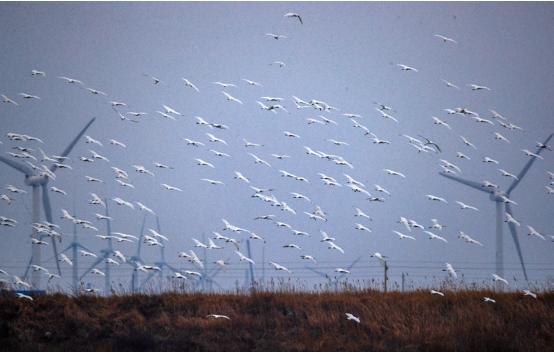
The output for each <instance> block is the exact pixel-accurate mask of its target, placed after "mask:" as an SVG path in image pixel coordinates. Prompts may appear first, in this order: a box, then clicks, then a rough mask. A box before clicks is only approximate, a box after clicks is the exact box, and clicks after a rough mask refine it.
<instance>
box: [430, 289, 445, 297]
mask: <svg viewBox="0 0 554 354" xmlns="http://www.w3.org/2000/svg"><path fill="white" fill-rule="evenodd" d="M431 295H439V296H444V293H443V292H440V291H437V290H432V289H431Z"/></svg>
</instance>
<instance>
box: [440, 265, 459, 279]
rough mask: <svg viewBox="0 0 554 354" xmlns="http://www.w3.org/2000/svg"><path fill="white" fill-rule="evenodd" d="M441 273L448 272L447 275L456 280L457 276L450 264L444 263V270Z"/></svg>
mask: <svg viewBox="0 0 554 354" xmlns="http://www.w3.org/2000/svg"><path fill="white" fill-rule="evenodd" d="M443 271H446V272H448V275H449V276H451V277H453V278H458V274H457V273H456V271H455V270H454V267H453V266H452V264H450V263H446V269H443Z"/></svg>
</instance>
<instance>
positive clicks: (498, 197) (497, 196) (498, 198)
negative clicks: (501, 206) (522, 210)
mask: <svg viewBox="0 0 554 354" xmlns="http://www.w3.org/2000/svg"><path fill="white" fill-rule="evenodd" d="M503 197H504V198H508V194H507V193H506V192H505V191H491V193H490V195H489V198H490V200H492V201H493V202H504V201H505V199H503Z"/></svg>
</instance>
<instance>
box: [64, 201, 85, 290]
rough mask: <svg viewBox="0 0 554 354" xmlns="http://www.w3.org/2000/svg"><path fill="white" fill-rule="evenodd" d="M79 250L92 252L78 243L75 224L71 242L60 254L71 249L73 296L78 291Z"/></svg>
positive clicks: (74, 224)
mask: <svg viewBox="0 0 554 354" xmlns="http://www.w3.org/2000/svg"><path fill="white" fill-rule="evenodd" d="M75 216H76V213H75V203H74V204H73V217H75ZM79 248H82V249H84V250H85V251H87V252H92V251H91V250H90V249H88V248H86V247H85V246H83V245H82V244H80V243H79V240H78V234H77V224H76V223H73V241H72V242H71V243H70V244H69V246H67V247H66V248H65V249H63V250H62V251H61V252H60V253H64V252H65V251H67V250H69V249H71V251H72V252H71V253H72V257H73V259H72V260H71V261H72V262H73V266H72V269H73V274H72V283H73V291H74V292H75V294H77V293H78V290H79V256H78V255H77V251H78V250H79Z"/></svg>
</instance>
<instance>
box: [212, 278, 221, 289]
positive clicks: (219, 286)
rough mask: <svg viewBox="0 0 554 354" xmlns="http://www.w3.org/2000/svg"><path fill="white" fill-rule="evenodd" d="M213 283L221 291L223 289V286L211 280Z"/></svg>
mask: <svg viewBox="0 0 554 354" xmlns="http://www.w3.org/2000/svg"><path fill="white" fill-rule="evenodd" d="M210 281H211V282H212V283H214V284H215V285H216V286H217V287H218V288H220V289H223V287H222V286H221V285H219V283H218V282H217V281H215V280H213V279H211V280H210Z"/></svg>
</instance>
